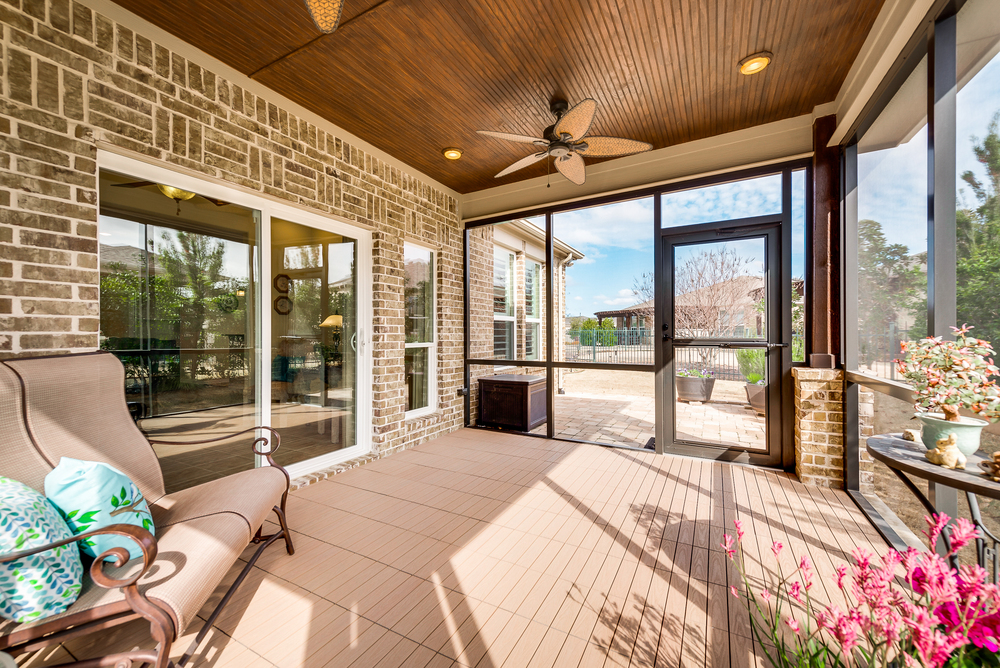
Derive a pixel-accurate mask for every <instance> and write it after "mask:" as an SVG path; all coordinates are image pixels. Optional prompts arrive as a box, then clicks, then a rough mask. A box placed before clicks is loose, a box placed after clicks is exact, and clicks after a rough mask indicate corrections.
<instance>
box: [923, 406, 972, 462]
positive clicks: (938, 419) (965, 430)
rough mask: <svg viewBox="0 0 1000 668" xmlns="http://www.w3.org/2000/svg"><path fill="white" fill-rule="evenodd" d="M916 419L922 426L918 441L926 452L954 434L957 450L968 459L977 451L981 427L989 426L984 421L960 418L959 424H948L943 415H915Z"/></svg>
mask: <svg viewBox="0 0 1000 668" xmlns="http://www.w3.org/2000/svg"><path fill="white" fill-rule="evenodd" d="M917 418H919V419H920V422H921V423H922V424H923V429H922V430H921V432H920V440H922V441H923V442H924V447H925V448H927V449H928V450H930V449H932V448H934V447H935V446H937V442H938V441H939V440H940V439H942V438H948V436H949V435H950V434H955V441H956V443H957V445H958V449H959V450H960V451H961V453H962V454H963V455H965V456H966V457H968V456H969V455H971V454H972V453H974V452H975V451H976V450H978V449H979V437H980V436H981V434H982V431H983V427H985V426H986V425H988V424H989V422H987V421H986V420H980V419H978V418H971V417H965V416H962V418H961V420H960V421H959V422H948V421H947V420H945V419H944V414H943V413H917Z"/></svg>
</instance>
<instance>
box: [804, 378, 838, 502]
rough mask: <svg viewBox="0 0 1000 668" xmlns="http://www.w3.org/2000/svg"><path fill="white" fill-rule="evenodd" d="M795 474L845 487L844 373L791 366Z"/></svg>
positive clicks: (821, 483)
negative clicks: (793, 403) (793, 404)
mask: <svg viewBox="0 0 1000 668" xmlns="http://www.w3.org/2000/svg"><path fill="white" fill-rule="evenodd" d="M792 377H793V379H794V383H795V390H794V392H795V475H797V476H798V478H799V480H801V481H802V482H803V483H805V484H807V485H816V486H819V487H837V488H843V487H844V372H843V371H840V370H838V369H809V368H805V367H796V368H794V369H792Z"/></svg>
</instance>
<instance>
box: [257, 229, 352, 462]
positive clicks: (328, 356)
mask: <svg viewBox="0 0 1000 668" xmlns="http://www.w3.org/2000/svg"><path fill="white" fill-rule="evenodd" d="M269 283H270V299H269V300H268V302H269V303H268V308H269V309H270V311H271V313H270V315H271V351H270V368H271V384H270V387H271V424H272V426H274V427H275V428H276V429H278V430H279V431H280V432H281V438H282V447H281V449H280V450H279V452H278V453H277V455H276V457H275V459H276V460H277V461H278V463H279V464H281V465H283V466H287V465H290V464H296V463H299V462H303V461H306V460H310V459H314V458H316V457H320V456H323V455H328V454H330V453H332V452H335V451H338V450H343V449H346V448H350V447H352V446H355V445H357V443H358V441H357V432H358V424H357V420H358V317H357V316H358V242H357V240H356V239H352V238H350V237H347V236H344V235H342V234H337V233H334V232H329V231H325V230H321V229H318V228H315V227H309V226H306V225H300V224H298V223H293V222H291V221H288V220H284V219H281V218H272V219H271V276H270V281H269Z"/></svg>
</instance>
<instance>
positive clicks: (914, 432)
mask: <svg viewBox="0 0 1000 668" xmlns="http://www.w3.org/2000/svg"><path fill="white" fill-rule="evenodd" d="M903 440H904V441H913V442H915V443H920V430H919V429H904V430H903Z"/></svg>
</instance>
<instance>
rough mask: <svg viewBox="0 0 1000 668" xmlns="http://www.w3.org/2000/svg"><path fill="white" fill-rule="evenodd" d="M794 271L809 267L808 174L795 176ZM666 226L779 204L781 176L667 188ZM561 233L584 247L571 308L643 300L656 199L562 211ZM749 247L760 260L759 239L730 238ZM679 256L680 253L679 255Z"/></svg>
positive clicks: (571, 285) (571, 272)
mask: <svg viewBox="0 0 1000 668" xmlns="http://www.w3.org/2000/svg"><path fill="white" fill-rule="evenodd" d="M792 187H793V202H792V205H793V206H792V208H793V210H794V214H795V215H794V216H793V224H792V231H793V247H794V248H795V249H796V252H795V253H793V271H794V272H795V274H796V276H801V275H802V273H803V271H804V267H805V262H804V258H805V256H804V252H803V248H804V238H805V236H804V235H805V222H804V221H805V216H804V212H805V209H804V207H805V196H804V188H805V176H804V172H796V173H795V174H794V175H793V181H792ZM662 211H663V221H664V224H665V226H669V227H679V226H684V225H694V224H697V223H705V222H714V221H724V220H733V219H736V218H745V217H749V216H756V215H764V214H769V213H775V212H780V211H781V177H780V175H776V176H768V177H762V178H758V179H751V180H747V181H739V182H735V183H727V184H721V185H717V186H710V187H706V188H699V189H696V190H685V191H681V192H677V193H670V194H668V195H665V196H664V197H663V202H662ZM553 225H554V229H553V232H554V234H555V236H556V238H558V239H561V240H562V241H565V242H566V243H568V244H569V245H571V246H573V247H574V248H576V249H577V250H579V251H581V252H582V253H584V255H585V256H586V257H584V259H583V260H577V261H576V262H575V263H574V264H573V266H571V267H570V268H569V269H568V270H567V271H566V283H567V287H566V294H567V301H566V310H567V312H568V313H569V315H584V316H593V314H594V313H595V312H597V311H609V310H614V309H617V308H622V307H627V306H631V305H633V304H635V303H636V302H637V301H640V300H638V299H637V298H636V296H635V295H634V294H633V291H632V290H633V285H634V284H635V281H636V279H638V278H639V277H641V276H642V274H644V273H652V271H653V239H654V238H655V235H656V230H655V229H654V228H653V199H652V198H651V197H647V198H644V199H637V200H630V201H627V202H617V203H614V204H608V205H605V206H601V207H591V208H587V209H579V210H576V211H570V212H566V213H560V214H557V215H556V216H555V217H554V219H553ZM729 245H730V246H732V247H733V249H734V250H737V251H738V252H739V253H741V255H744V254H746V255H747V257H748V258H750V259H751V261H752V263H753V266H754V267H761V266H763V257H762V253H760V252H759V251H758V247H759V244H754V243H749V244H746V243H739V242H737V243H730V244H729ZM679 259H682V258H679Z"/></svg>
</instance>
